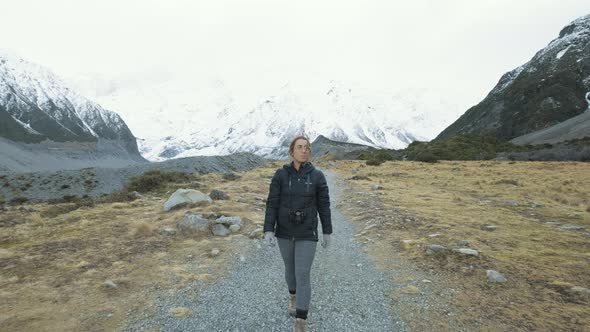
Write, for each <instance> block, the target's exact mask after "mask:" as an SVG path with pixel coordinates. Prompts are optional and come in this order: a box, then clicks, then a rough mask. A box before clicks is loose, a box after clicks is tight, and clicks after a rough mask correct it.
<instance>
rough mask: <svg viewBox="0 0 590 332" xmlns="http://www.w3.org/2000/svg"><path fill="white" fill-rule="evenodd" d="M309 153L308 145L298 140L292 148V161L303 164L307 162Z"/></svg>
mask: <svg viewBox="0 0 590 332" xmlns="http://www.w3.org/2000/svg"><path fill="white" fill-rule="evenodd" d="M310 153H311V147H310V146H309V143H308V142H307V141H306V140H304V139H302V138H300V139H298V140H297V141H295V146H294V147H293V160H295V161H297V162H299V163H304V162H306V161H308V160H309V155H310Z"/></svg>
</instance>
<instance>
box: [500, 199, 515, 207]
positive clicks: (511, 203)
mask: <svg viewBox="0 0 590 332" xmlns="http://www.w3.org/2000/svg"><path fill="white" fill-rule="evenodd" d="M503 205H504V206H518V201H516V200H513V199H512V200H509V201H505V202H504V203H503Z"/></svg>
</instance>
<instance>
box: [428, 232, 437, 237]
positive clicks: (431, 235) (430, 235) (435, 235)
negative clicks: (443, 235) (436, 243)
mask: <svg viewBox="0 0 590 332" xmlns="http://www.w3.org/2000/svg"><path fill="white" fill-rule="evenodd" d="M438 236H440V233H434V234H429V235H428V237H438Z"/></svg>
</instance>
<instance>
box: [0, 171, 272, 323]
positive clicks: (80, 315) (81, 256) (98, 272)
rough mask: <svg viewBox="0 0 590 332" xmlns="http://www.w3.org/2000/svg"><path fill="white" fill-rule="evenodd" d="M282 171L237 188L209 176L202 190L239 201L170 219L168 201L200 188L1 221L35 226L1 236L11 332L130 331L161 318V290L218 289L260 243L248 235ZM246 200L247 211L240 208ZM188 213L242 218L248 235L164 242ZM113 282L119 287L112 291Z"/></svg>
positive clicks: (2, 299) (1, 301)
mask: <svg viewBox="0 0 590 332" xmlns="http://www.w3.org/2000/svg"><path fill="white" fill-rule="evenodd" d="M276 167H278V164H274V165H268V167H261V168H258V169H254V170H251V171H249V172H244V173H240V175H241V176H242V177H241V178H240V179H238V180H235V181H224V180H222V178H221V174H207V175H202V176H200V178H199V182H200V183H202V184H203V186H204V187H203V188H201V189H199V190H201V191H202V192H204V193H209V191H210V190H211V189H220V190H223V191H225V192H226V193H227V194H228V195H229V196H230V200H228V201H214V202H213V203H212V204H210V205H208V206H201V207H190V208H182V209H178V210H174V211H171V212H169V213H165V212H163V211H162V206H163V204H164V202H165V200H166V199H167V197H168V196H169V195H170V194H171V192H173V190H175V189H176V188H190V186H189V185H190V183H186V184H175V185H169V186H168V188H167V190H170V193H169V194H167V195H164V193H155V196H154V194H152V195H150V194H147V195H146V198H145V199H141V200H136V201H133V202H116V203H104V204H97V205H95V206H94V207H92V208H89V207H82V208H79V209H76V210H73V211H70V210H71V208H72V207H71V206H70V205H68V204H70V203H66V204H60V205H48V204H37V205H28V206H29V207H32V208H34V209H35V210H37V212H33V213H22V212H8V213H4V214H2V215H0V218H2V219H5V220H9V219H14V218H17V219H20V220H25V221H26V223H24V224H19V225H16V226H11V227H3V228H0V271H1V274H0V326H2V330H6V331H38V330H52V331H69V330H76V331H79V330H115V329H118V328H121V327H122V326H124V325H125V321H126V319H127V314H128V313H131V314H133V313H135V312H148V313H149V312H153V308H152V305H153V300H154V299H155V296H156V295H157V292H161V291H169V292H174V291H175V290H176V289H179V288H182V287H184V286H186V285H187V284H188V283H190V282H192V281H195V280H200V281H203V282H206V283H211V282H214V281H215V280H217V278H219V277H220V276H222V275H223V274H224V272H225V271H226V268H227V266H228V263H229V262H230V261H231V260H232V259H233V258H232V257H235V256H236V254H237V253H239V252H241V249H240V248H243V246H244V245H245V241H251V240H250V239H249V238H248V234H249V233H250V232H251V231H252V230H254V229H256V228H257V227H260V226H261V225H262V223H263V218H264V211H263V210H264V202H263V201H262V199H263V198H266V195H267V194H268V185H269V183H270V177H271V176H272V174H273V173H274V169H276ZM237 197H242V198H243V199H245V201H246V203H238V202H236V199H237ZM187 211H191V212H193V213H204V214H207V213H212V212H217V213H222V214H225V215H238V216H241V217H242V229H241V230H240V231H239V232H238V233H237V234H232V235H230V236H228V237H226V238H220V237H214V236H204V237H200V238H190V237H186V236H183V235H180V234H177V235H175V236H165V235H160V234H159V230H160V229H162V228H164V227H172V228H174V227H175V224H176V221H178V220H180V219H182V217H183V216H184V214H185V212H187ZM213 248H219V249H220V252H221V253H220V255H219V256H216V257H210V252H211V250H212V249H213ZM195 266H196V268H195ZM107 280H111V281H112V282H114V283H115V284H116V285H117V287H116V288H111V287H108V286H106V285H105V281H107ZM146 291H147V293H146ZM146 294H147V295H146ZM171 314H172V315H174V316H175V317H179V318H182V317H186V316H188V315H190V312H188V311H186V310H184V309H182V308H180V309H178V310H175V311H173V312H171Z"/></svg>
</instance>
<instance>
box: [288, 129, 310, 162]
mask: <svg viewBox="0 0 590 332" xmlns="http://www.w3.org/2000/svg"><path fill="white" fill-rule="evenodd" d="M298 139H304V140H306V141H307V144H309V145H311V142H310V141H309V138H307V137H305V136H302V135H300V136H297V137H295V138H294V139H293V140H292V141H291V144H289V157H292V156H293V151H294V150H295V142H297V140H298ZM309 158H310V159H311V154H310V155H309ZM308 161H309V160H308Z"/></svg>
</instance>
